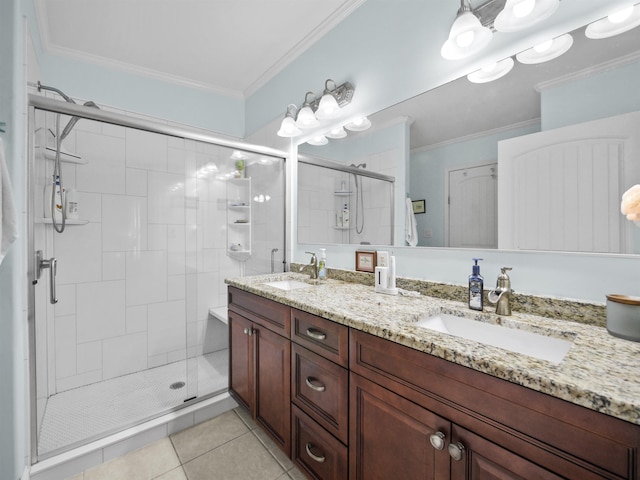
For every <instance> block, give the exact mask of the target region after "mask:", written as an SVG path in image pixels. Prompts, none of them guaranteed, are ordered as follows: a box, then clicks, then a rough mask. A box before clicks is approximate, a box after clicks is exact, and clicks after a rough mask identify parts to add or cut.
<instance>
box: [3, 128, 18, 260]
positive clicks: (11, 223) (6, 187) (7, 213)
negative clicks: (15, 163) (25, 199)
mask: <svg viewBox="0 0 640 480" xmlns="http://www.w3.org/2000/svg"><path fill="white" fill-rule="evenodd" d="M16 221H17V219H16V207H15V203H14V201H13V190H12V189H11V180H10V179H9V170H8V169H7V164H6V162H5V159H4V143H3V142H2V139H1V138H0V263H2V260H3V259H4V256H5V254H6V253H7V250H8V249H9V247H10V246H11V244H12V243H13V242H14V241H15V240H16V238H18V228H17V227H18V226H17V223H16Z"/></svg>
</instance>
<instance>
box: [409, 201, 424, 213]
mask: <svg viewBox="0 0 640 480" xmlns="http://www.w3.org/2000/svg"><path fill="white" fill-rule="evenodd" d="M411 203H412V204H413V213H414V214H418V213H427V207H426V205H425V201H424V200H414V201H412V202H411Z"/></svg>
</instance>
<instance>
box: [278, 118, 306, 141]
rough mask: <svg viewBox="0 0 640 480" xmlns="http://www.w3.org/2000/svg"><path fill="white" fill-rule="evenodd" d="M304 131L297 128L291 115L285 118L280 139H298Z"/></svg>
mask: <svg viewBox="0 0 640 480" xmlns="http://www.w3.org/2000/svg"><path fill="white" fill-rule="evenodd" d="M301 133H302V131H301V130H300V129H299V128H298V127H297V126H296V122H295V120H294V119H293V117H291V116H290V115H289V114H287V115H286V116H285V117H284V120H282V123H281V124H280V130H278V136H279V137H285V138H286V137H297V136H298V135H300V134H301Z"/></svg>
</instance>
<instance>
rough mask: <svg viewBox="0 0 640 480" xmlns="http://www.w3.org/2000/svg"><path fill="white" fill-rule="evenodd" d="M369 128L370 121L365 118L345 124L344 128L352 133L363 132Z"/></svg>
mask: <svg viewBox="0 0 640 480" xmlns="http://www.w3.org/2000/svg"><path fill="white" fill-rule="evenodd" d="M370 127H371V120H369V119H368V118H367V117H362V118H358V119H357V120H354V121H353V122H349V123H347V124H346V125H345V126H344V128H346V129H347V130H351V131H352V132H363V131H365V130H367V129H369V128H370Z"/></svg>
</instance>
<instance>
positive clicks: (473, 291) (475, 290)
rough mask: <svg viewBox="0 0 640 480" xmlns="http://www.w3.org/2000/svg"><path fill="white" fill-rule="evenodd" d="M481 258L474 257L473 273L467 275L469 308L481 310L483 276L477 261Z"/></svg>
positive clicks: (482, 302) (482, 303)
mask: <svg viewBox="0 0 640 480" xmlns="http://www.w3.org/2000/svg"><path fill="white" fill-rule="evenodd" d="M480 260H482V258H474V259H473V261H474V262H475V264H474V265H473V273H472V274H471V275H469V308H470V309H472V310H479V311H482V308H483V307H484V278H483V277H482V275H480V265H478V262H479V261H480Z"/></svg>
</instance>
